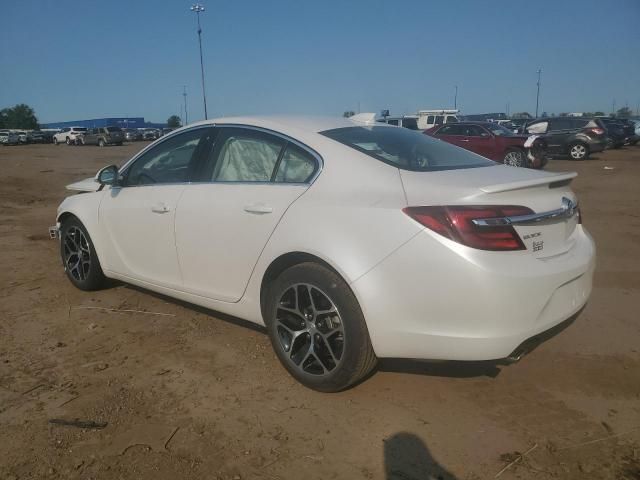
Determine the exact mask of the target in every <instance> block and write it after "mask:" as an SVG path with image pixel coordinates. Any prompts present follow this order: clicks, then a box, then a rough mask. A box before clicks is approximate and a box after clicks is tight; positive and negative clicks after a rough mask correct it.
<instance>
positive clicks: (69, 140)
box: [65, 137, 71, 145]
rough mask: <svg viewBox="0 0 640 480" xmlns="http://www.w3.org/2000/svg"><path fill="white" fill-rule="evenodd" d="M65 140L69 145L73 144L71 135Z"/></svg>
mask: <svg viewBox="0 0 640 480" xmlns="http://www.w3.org/2000/svg"><path fill="white" fill-rule="evenodd" d="M65 141H66V142H67V145H71V139H70V138H69V137H67V139H66V140H65Z"/></svg>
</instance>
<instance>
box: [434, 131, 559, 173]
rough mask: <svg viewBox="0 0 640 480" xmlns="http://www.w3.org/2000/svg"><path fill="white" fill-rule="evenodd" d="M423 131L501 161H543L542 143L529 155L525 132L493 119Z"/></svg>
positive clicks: (516, 164)
mask: <svg viewBox="0 0 640 480" xmlns="http://www.w3.org/2000/svg"><path fill="white" fill-rule="evenodd" d="M425 133H426V134H427V135H430V136H432V137H435V138H438V139H440V140H444V141H445V142H448V143H451V144H453V145H456V146H458V147H462V148H465V149H467V150H471V151H472V152H474V153H477V154H478V155H482V156H483V157H486V158H490V159H491V160H495V161H496V162H500V163H504V164H505V165H511V166H514V167H536V168H541V167H543V166H544V165H545V164H546V154H545V151H546V146H544V144H542V145H541V148H539V149H536V155H537V156H536V157H533V156H532V158H531V159H529V158H528V155H527V148H525V142H526V141H527V138H528V137H529V135H518V134H515V133H513V132H512V131H511V130H509V129H508V128H506V127H503V126H502V125H499V124H497V123H493V122H460V123H450V124H448V125H440V126H438V127H434V128H432V129H429V130H427V131H426V132H425ZM541 142H542V140H541Z"/></svg>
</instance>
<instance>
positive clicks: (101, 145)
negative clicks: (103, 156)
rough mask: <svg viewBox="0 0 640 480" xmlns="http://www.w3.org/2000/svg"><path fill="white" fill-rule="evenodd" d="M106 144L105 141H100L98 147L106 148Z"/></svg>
mask: <svg viewBox="0 0 640 480" xmlns="http://www.w3.org/2000/svg"><path fill="white" fill-rule="evenodd" d="M104 145H105V143H104V140H103V139H100V140H98V146H99V147H104Z"/></svg>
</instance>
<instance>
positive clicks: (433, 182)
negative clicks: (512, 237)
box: [400, 165, 578, 258]
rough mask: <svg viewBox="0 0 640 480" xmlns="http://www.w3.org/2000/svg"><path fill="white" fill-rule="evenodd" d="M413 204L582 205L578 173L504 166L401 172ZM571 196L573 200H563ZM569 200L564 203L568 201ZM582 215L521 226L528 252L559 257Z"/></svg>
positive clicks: (540, 209)
mask: <svg viewBox="0 0 640 480" xmlns="http://www.w3.org/2000/svg"><path fill="white" fill-rule="evenodd" d="M400 176H401V179H402V183H403V186H404V190H405V195H406V198H407V205H408V206H437V205H518V206H524V207H528V208H530V209H531V210H532V211H533V212H534V213H543V212H550V211H555V210H560V209H562V208H563V204H564V205H568V204H569V202H571V203H572V204H577V200H576V196H575V194H574V193H573V192H572V191H571V189H570V188H569V184H570V182H571V180H572V179H573V178H574V177H576V176H577V174H576V173H575V172H567V173H549V172H543V171H536V170H529V169H524V168H515V167H507V166H503V165H499V166H491V167H481V168H470V169H460V170H447V171H440V172H411V171H406V170H401V171H400ZM563 199H567V200H563ZM563 202H564V203H563ZM577 223H578V215H575V214H574V215H571V216H570V217H567V216H562V217H557V218H551V219H547V220H543V221H539V222H532V223H527V224H516V225H514V228H515V230H516V232H517V233H518V235H519V236H520V238H521V239H522V241H523V242H524V244H525V246H526V247H527V250H526V252H521V253H527V254H530V255H534V256H535V257H537V258H544V257H549V256H553V255H558V254H561V253H564V252H566V251H568V250H569V249H570V248H571V247H572V245H573V240H572V234H573V232H574V230H575V228H576V225H577Z"/></svg>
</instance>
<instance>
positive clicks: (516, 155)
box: [503, 149, 527, 167]
mask: <svg viewBox="0 0 640 480" xmlns="http://www.w3.org/2000/svg"><path fill="white" fill-rule="evenodd" d="M503 163H504V164H505V165H509V166H511V167H526V165H527V157H526V155H525V153H524V151H523V150H520V149H511V150H507V153H505V155H504V159H503Z"/></svg>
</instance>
